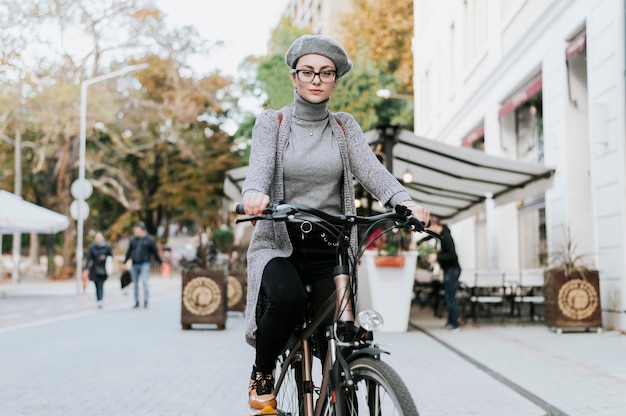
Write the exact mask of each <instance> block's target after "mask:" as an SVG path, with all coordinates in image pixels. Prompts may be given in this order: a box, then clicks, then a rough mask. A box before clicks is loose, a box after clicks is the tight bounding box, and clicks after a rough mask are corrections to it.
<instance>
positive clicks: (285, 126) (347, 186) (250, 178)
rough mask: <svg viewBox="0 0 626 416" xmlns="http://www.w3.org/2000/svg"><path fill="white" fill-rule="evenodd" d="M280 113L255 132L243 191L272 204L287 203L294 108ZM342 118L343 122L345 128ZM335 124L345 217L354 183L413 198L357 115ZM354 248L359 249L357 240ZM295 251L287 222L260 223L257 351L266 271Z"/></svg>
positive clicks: (251, 262)
mask: <svg viewBox="0 0 626 416" xmlns="http://www.w3.org/2000/svg"><path fill="white" fill-rule="evenodd" d="M280 112H281V113H282V115H283V119H282V122H281V123H279V120H278V118H279V116H278V111H276V110H267V111H265V112H263V113H261V114H260V115H259V116H258V117H257V120H256V124H255V125H254V129H253V131H252V152H251V154H250V165H249V170H248V174H247V175H246V180H245V182H244V185H243V189H242V192H243V193H244V194H245V193H246V192H247V191H256V192H262V193H264V194H266V195H269V197H270V200H271V203H276V202H279V201H282V200H283V199H284V192H285V189H284V181H283V155H284V151H285V147H286V145H287V143H288V140H289V136H290V130H291V120H292V116H293V104H292V105H289V106H287V107H284V108H282V109H281V110H280ZM337 119H339V120H340V121H341V124H342V126H343V129H342V126H340V125H339V123H338V122H337ZM329 123H330V126H331V129H332V133H333V136H334V137H335V138H336V140H337V143H338V146H339V151H340V153H341V160H342V162H343V198H342V205H343V208H344V212H345V213H348V214H354V213H355V212H356V208H355V205H354V184H353V178H356V179H357V180H358V181H359V182H360V183H361V184H362V185H363V186H364V187H365V189H367V190H368V191H369V192H370V193H372V194H373V195H374V196H375V197H377V198H378V199H379V200H380V201H381V202H383V203H385V204H392V203H393V205H395V204H396V203H399V202H401V201H403V200H407V199H409V196H408V194H407V193H406V191H405V190H404V188H403V187H402V185H401V184H400V183H399V182H398V180H397V179H396V178H395V177H393V175H391V174H390V173H389V171H387V169H386V168H385V166H384V165H383V164H382V163H380V162H379V161H378V159H377V158H376V156H375V155H374V153H373V152H372V150H371V148H370V147H369V145H368V144H367V142H366V141H365V138H364V136H363V132H362V131H361V127H360V126H359V124H358V123H357V122H356V120H355V119H354V117H352V115H350V114H348V113H334V114H331V115H330V117H329ZM352 244H353V246H354V245H355V244H356V236H354V238H353V241H352ZM353 248H355V247H353ZM292 250H293V249H292V246H291V242H290V241H289V236H288V234H287V227H286V225H285V223H283V222H272V221H258V222H257V224H256V226H255V229H254V233H253V235H252V240H251V241H250V247H249V248H248V295H247V304H246V341H247V342H248V343H249V344H250V345H252V346H255V344H256V338H255V335H256V330H257V322H256V306H257V300H258V297H259V290H260V287H261V278H262V275H263V270H264V269H265V266H266V265H267V263H268V262H269V261H270V260H271V259H273V258H276V257H289V256H290V255H291V253H292Z"/></svg>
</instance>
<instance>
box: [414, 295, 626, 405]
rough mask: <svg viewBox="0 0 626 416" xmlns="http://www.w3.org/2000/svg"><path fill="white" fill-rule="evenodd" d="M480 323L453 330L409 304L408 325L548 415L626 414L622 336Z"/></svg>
mask: <svg viewBox="0 0 626 416" xmlns="http://www.w3.org/2000/svg"><path fill="white" fill-rule="evenodd" d="M483 322H484V323H482V324H480V325H472V324H471V323H470V324H467V325H465V326H463V327H461V330H460V331H458V332H454V331H448V330H445V329H442V327H443V325H444V324H445V319H437V318H435V317H434V316H433V313H432V311H431V310H430V309H428V310H426V309H424V310H422V309H420V308H419V307H417V306H413V310H412V314H411V324H412V326H414V327H416V328H419V329H420V330H422V331H424V332H425V333H427V334H428V335H430V336H431V337H432V338H433V339H435V340H437V342H439V343H441V345H444V346H446V348H448V349H449V350H451V351H454V352H455V353H457V354H458V355H460V356H463V357H464V358H465V359H466V360H467V362H471V363H473V365H475V366H476V367H477V368H481V369H482V370H483V371H484V372H485V373H486V374H490V375H491V376H492V377H494V379H498V380H501V381H502V382H503V383H505V384H507V385H509V386H510V387H511V388H512V389H514V390H516V391H518V392H519V393H520V394H522V395H525V396H526V397H529V399H531V400H533V401H534V402H535V403H543V404H544V408H547V409H549V410H551V413H552V414H567V415H598V416H609V415H616V416H617V415H624V414H626V410H625V409H626V335H624V334H621V333H619V332H616V331H609V332H601V333H595V332H569V333H563V334H557V333H555V332H553V331H551V330H549V329H548V328H547V327H546V326H545V325H542V324H535V323H526V324H524V323H520V322H519V321H514V322H509V323H506V324H503V323H501V322H499V318H495V319H494V320H493V321H490V320H485V321H483Z"/></svg>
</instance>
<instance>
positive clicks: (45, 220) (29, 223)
mask: <svg viewBox="0 0 626 416" xmlns="http://www.w3.org/2000/svg"><path fill="white" fill-rule="evenodd" d="M69 225H70V220H69V218H67V217H66V216H65V215H62V214H59V213H57V212H54V211H51V210H49V209H47V208H44V207H42V206H40V205H37V204H33V203H31V202H28V201H25V200H23V199H22V198H21V197H19V196H17V195H15V194H12V193H10V192H7V191H3V190H0V234H12V233H38V234H54V233H57V232H59V231H63V230H65V229H66V228H67V227H69Z"/></svg>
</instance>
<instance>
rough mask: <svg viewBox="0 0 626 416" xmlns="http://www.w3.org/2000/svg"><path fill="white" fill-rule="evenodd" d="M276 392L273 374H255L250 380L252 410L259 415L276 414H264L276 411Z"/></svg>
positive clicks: (249, 399)
mask: <svg viewBox="0 0 626 416" xmlns="http://www.w3.org/2000/svg"><path fill="white" fill-rule="evenodd" d="M273 390H274V376H272V375H271V374H264V373H261V372H254V373H253V374H252V378H251V379H250V387H249V393H248V404H249V405H250V409H251V410H257V411H259V413H258V414H270V415H271V414H275V412H274V413H262V412H261V411H263V412H266V411H269V410H270V409H266V408H267V407H269V408H271V410H273V409H276V396H274V393H273Z"/></svg>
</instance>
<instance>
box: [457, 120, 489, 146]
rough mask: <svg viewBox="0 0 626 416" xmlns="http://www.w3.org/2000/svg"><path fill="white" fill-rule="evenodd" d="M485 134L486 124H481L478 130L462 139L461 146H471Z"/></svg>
mask: <svg viewBox="0 0 626 416" xmlns="http://www.w3.org/2000/svg"><path fill="white" fill-rule="evenodd" d="M484 135H485V125H484V124H481V125H480V127H478V128H477V129H476V130H474V131H473V132H471V133H470V134H468V135H467V136H465V138H464V139H463V140H462V141H461V147H470V146H471V145H472V144H473V143H474V142H475V141H476V140H478V139H480V138H481V137H483V136H484Z"/></svg>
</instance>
